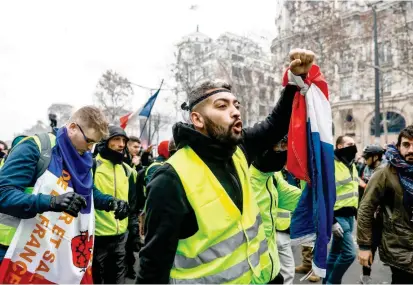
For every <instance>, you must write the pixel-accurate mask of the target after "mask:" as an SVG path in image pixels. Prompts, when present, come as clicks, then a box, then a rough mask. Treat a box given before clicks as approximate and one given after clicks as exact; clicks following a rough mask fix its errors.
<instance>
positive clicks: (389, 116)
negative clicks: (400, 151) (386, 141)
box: [370, 112, 406, 135]
mask: <svg viewBox="0 0 413 285" xmlns="http://www.w3.org/2000/svg"><path fill="white" fill-rule="evenodd" d="M385 114H386V121H384V120H383V117H384V115H383V113H380V134H384V123H386V125H387V132H388V133H394V134H397V133H400V132H401V130H403V129H404V128H405V127H406V120H405V119H404V118H403V116H401V115H400V114H398V113H395V112H385ZM375 127H376V120H375V118H374V117H373V118H372V119H371V121H370V134H371V135H374V134H375V132H374V131H375Z"/></svg>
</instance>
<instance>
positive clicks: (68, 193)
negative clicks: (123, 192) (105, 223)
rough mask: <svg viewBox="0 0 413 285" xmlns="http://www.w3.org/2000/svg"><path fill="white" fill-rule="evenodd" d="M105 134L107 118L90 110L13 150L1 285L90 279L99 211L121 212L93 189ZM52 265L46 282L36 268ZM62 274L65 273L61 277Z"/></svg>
mask: <svg viewBox="0 0 413 285" xmlns="http://www.w3.org/2000/svg"><path fill="white" fill-rule="evenodd" d="M107 130H108V122H107V120H106V118H105V116H104V115H103V113H102V112H101V111H100V110H99V109H97V108H95V107H93V106H86V107H83V108H80V109H79V110H77V111H76V112H75V113H74V114H73V115H72V117H71V118H70V119H69V121H68V122H67V124H66V125H65V126H63V127H62V128H60V129H58V130H57V132H56V135H53V134H38V135H35V136H32V137H27V138H25V139H24V140H22V141H21V142H20V143H19V144H18V145H16V146H15V147H14V148H13V149H12V150H11V152H10V154H9V156H8V157H7V160H6V162H5V164H4V166H3V167H2V169H1V172H0V212H1V213H2V216H1V217H0V222H1V224H0V262H2V268H1V271H3V272H5V273H4V274H3V275H2V276H0V283H16V282H17V283H36V282H39V281H41V280H35V279H36V278H37V279H39V278H40V277H39V275H40V276H41V278H43V279H44V280H43V281H42V282H41V283H47V282H46V281H50V282H53V283H80V282H81V281H82V279H84V275H85V272H86V270H84V271H83V272H81V270H79V268H82V269H88V268H89V267H90V264H91V262H90V260H91V251H92V249H93V235H94V218H93V214H94V212H93V209H94V208H95V209H101V210H106V211H111V210H116V209H117V205H118V204H119V202H120V201H119V200H116V199H114V198H113V197H112V196H110V195H103V194H102V193H101V192H100V191H99V190H98V189H96V187H94V184H93V178H92V171H91V168H92V165H93V159H92V154H91V153H90V150H91V149H92V147H93V145H94V144H95V143H96V142H98V141H100V140H101V139H102V138H103V137H105V136H106V135H107V132H108V131H107ZM115 212H116V211H115ZM79 237H80V238H79ZM13 239H15V240H13ZM12 241H13V242H12ZM26 243H27V244H26ZM30 245H31V246H32V247H30ZM23 249H24V250H25V251H24V252H23V253H22V252H20V251H22V250H23ZM26 251H27V252H29V253H27V252H26ZM6 252H7V254H6ZM32 252H35V253H36V252H39V254H36V255H34V254H32ZM43 253H45V254H46V253H48V256H47V257H46V256H45V255H43ZM68 253H72V256H70V254H68ZM5 254H6V256H5ZM28 254H29V255H28ZM42 255H43V259H42ZM4 256H5V257H4ZM51 256H53V258H52V257H51ZM3 258H4V260H3ZM39 258H40V259H39ZM47 258H49V262H51V260H53V261H54V260H59V261H58V262H57V264H58V265H57V266H56V265H55V266H53V267H52V266H49V265H48V270H45V273H44V274H43V275H42V274H40V272H39V267H37V266H38V265H39V264H42V263H41V262H44V263H45V260H47ZM38 259H39V260H38ZM45 264H46V265H47V263H45ZM32 266H35V267H32ZM59 266H64V272H65V273H61V272H60V273H59V269H61V268H59ZM36 267H37V268H36ZM19 268H20V269H21V270H17V271H16V269H19ZM46 271H47V272H46ZM16 272H17V273H22V272H24V274H23V273H22V274H21V275H18V274H16ZM29 273H32V275H31V277H30V278H29V277H28V276H29ZM34 273H36V274H37V275H36V274H34ZM16 276H17V277H16ZM34 276H37V277H36V278H34ZM2 278H3V279H2ZM18 278H20V279H18ZM41 278H40V279H41ZM83 281H84V280H83Z"/></svg>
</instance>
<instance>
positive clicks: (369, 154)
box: [359, 145, 384, 284]
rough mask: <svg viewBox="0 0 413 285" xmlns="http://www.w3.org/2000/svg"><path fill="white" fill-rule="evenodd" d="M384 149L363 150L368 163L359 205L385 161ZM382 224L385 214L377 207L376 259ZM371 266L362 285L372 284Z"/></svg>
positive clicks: (375, 229)
mask: <svg viewBox="0 0 413 285" xmlns="http://www.w3.org/2000/svg"><path fill="white" fill-rule="evenodd" d="M383 154H384V149H383V148H382V147H381V146H379V145H368V146H366V148H365V149H364V150H363V158H364V160H365V161H366V165H365V166H364V169H363V171H362V175H361V177H360V178H361V180H362V182H364V183H360V185H359V204H360V202H361V198H362V197H363V194H364V192H365V190H366V187H367V184H368V182H369V181H370V178H371V176H372V175H373V173H374V172H375V171H376V170H377V169H378V168H379V166H380V165H381V164H382V161H383ZM382 224H383V214H382V212H381V208H380V206H378V207H377V210H376V213H375V215H374V222H373V223H372V245H371V252H372V256H373V259H374V255H375V253H376V251H377V248H378V246H379V244H380V239H381V235H382V231H383V228H382ZM371 266H372V265H370V266H363V271H362V275H361V276H360V281H361V284H371V283H372V278H371V276H370V275H371Z"/></svg>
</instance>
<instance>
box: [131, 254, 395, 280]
mask: <svg viewBox="0 0 413 285" xmlns="http://www.w3.org/2000/svg"><path fill="white" fill-rule="evenodd" d="M293 252H294V259H295V262H296V264H300V263H301V248H300V247H294V248H293ZM137 256H138V255H137V254H136V257H137ZM135 268H136V269H137V264H135ZM360 272H361V267H360V265H359V264H358V262H357V261H354V263H353V264H352V265H351V267H350V269H349V270H348V271H347V273H346V275H344V279H343V284H357V283H359V281H360ZM303 276H304V275H303V274H297V275H296V277H295V280H294V283H295V284H321V282H318V283H311V282H308V281H302V282H301V281H300V279H301V278H302V277H303ZM372 278H373V282H374V284H390V283H391V271H390V268H389V267H387V266H384V265H383V263H382V262H381V261H380V260H379V258H378V253H377V254H376V260H375V261H374V264H373V271H372ZM126 283H128V284H132V283H134V282H133V280H131V279H127V282H126Z"/></svg>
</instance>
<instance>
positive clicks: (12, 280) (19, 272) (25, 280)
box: [0, 258, 56, 284]
mask: <svg viewBox="0 0 413 285" xmlns="http://www.w3.org/2000/svg"><path fill="white" fill-rule="evenodd" d="M0 284H56V283H53V282H51V281H49V280H47V279H45V278H44V277H43V276H42V275H41V274H39V273H32V272H28V271H27V265H26V264H25V263H24V262H23V261H18V262H12V261H11V260H10V259H8V258H7V259H6V258H5V259H3V262H2V263H1V267H0Z"/></svg>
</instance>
